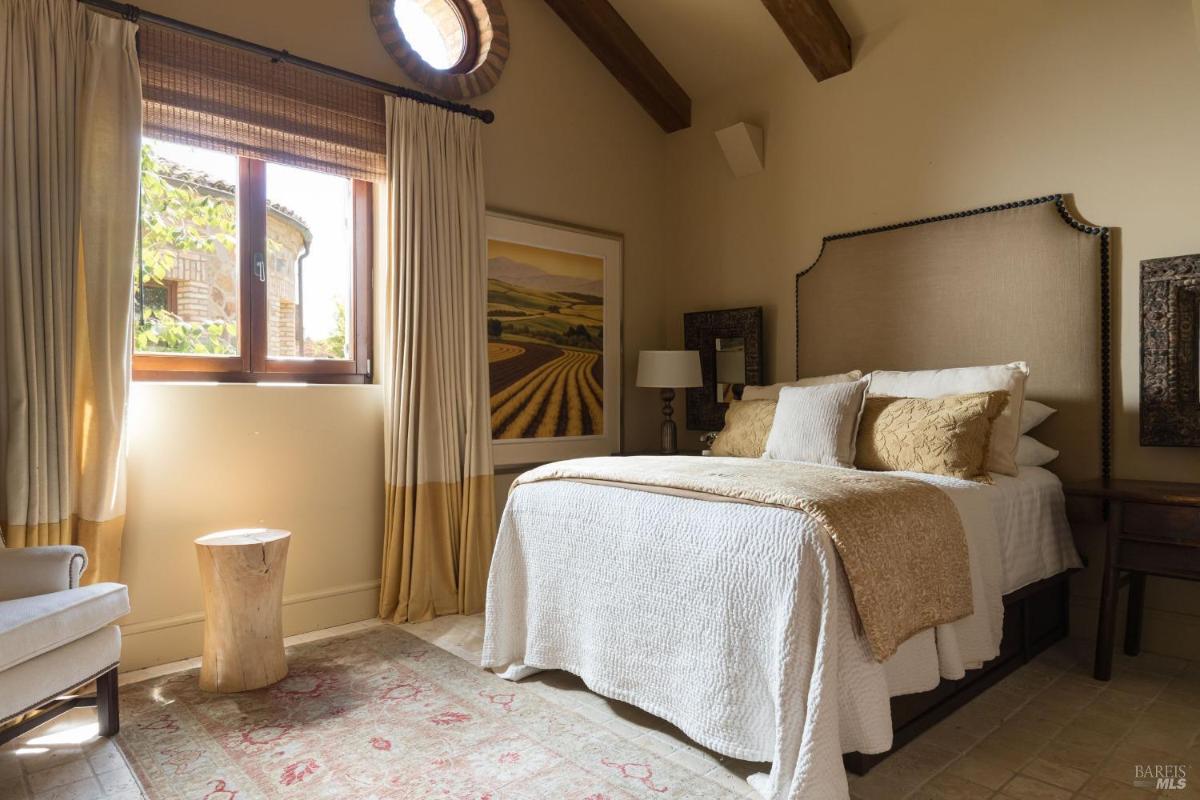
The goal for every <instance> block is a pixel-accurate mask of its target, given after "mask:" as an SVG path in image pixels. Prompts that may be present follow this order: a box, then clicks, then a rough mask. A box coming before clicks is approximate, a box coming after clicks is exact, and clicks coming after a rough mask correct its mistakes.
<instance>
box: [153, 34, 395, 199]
mask: <svg viewBox="0 0 1200 800" xmlns="http://www.w3.org/2000/svg"><path fill="white" fill-rule="evenodd" d="M138 54H139V58H140V61H141V70H142V96H143V103H144V110H143V114H144V119H143V130H144V132H145V135H146V136H148V137H152V138H156V139H163V140H166V141H170V142H178V143H180V144H190V145H196V146H199V147H206V148H209V149H212V150H219V151H221V152H225V153H232V154H234V155H239V156H246V157H249V158H260V159H263V160H266V161H274V162H277V163H283V164H291V165H293V166H297V167H303V168H305V169H312V170H317V171H320V172H330V173H334V174H337V175H344V176H347V177H353V178H363V179H365V180H376V179H379V178H381V177H382V176H383V175H385V174H386V171H387V170H386V157H387V156H386V151H387V146H386V132H387V125H386V122H385V120H384V111H383V108H384V106H383V95H382V94H381V93H379V92H378V91H376V90H374V89H371V88H368V87H365V86H361V85H359V84H355V83H350V82H348V81H343V80H339V79H338V78H333V77H330V76H327V75H322V74H320V73H317V72H313V71H311V70H308V69H305V68H303V67H299V66H295V65H292V64H287V63H283V62H272V61H271V60H270V59H269V58H266V57H264V56H260V55H257V54H255V53H250V52H246V51H244V50H239V49H235V48H233V47H229V46H226V45H223V44H217V43H215V42H211V41H209V40H207V39H201V38H199V37H196V36H191V35H188V34H186V33H180V32H178V31H174V30H171V29H169V28H164V27H161V26H158V25H153V24H147V23H143V24H142V26H141V29H140V32H139V34H138Z"/></svg>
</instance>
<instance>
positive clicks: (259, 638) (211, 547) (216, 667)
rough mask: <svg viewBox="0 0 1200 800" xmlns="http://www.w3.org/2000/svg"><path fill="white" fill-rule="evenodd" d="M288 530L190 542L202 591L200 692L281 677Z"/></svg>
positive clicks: (265, 530) (248, 531)
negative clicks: (202, 651)
mask: <svg viewBox="0 0 1200 800" xmlns="http://www.w3.org/2000/svg"><path fill="white" fill-rule="evenodd" d="M291 537H292V534H291V533H290V532H288V531H281V530H272V529H269V528H244V529H241V530H231V531H220V532H218V533H210V534H208V535H207V536H201V537H200V538H199V539H197V540H196V558H197V560H198V561H199V563H200V583H201V586H202V587H203V589H204V657H203V659H202V660H201V662H200V688H201V689H203V690H204V691H206V692H245V691H248V690H250V689H258V688H261V687H263V686H269V685H271V684H272V683H275V682H276V681H280V680H282V679H283V678H284V677H285V676H286V675H287V671H288V668H287V659H286V658H285V657H284V655H283V573H284V568H285V567H286V566H287V551H288V542H289V541H290V540H291Z"/></svg>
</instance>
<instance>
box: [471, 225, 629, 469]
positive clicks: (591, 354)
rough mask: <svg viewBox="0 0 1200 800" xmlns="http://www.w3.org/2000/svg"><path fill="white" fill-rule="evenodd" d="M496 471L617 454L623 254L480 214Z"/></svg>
mask: <svg viewBox="0 0 1200 800" xmlns="http://www.w3.org/2000/svg"><path fill="white" fill-rule="evenodd" d="M487 239H488V242H487V258H488V308H487V314H488V321H487V326H488V373H489V378H490V384H491V387H490V388H491V403H490V406H491V420H492V452H493V455H494V458H495V462H496V465H497V466H504V465H512V464H532V463H541V462H546V461H559V460H561V459H564V458H579V457H583V456H606V455H611V454H613V453H616V452H619V451H620V449H621V250H622V239H621V237H620V236H618V235H615V234H607V233H596V232H592V231H587V230H581V229H579V228H572V227H569V226H566V225H559V224H556V223H552V222H543V221H538V220H531V219H526V218H522V217H517V216H512V215H509V214H504V213H500V212H494V211H489V212H488V215H487Z"/></svg>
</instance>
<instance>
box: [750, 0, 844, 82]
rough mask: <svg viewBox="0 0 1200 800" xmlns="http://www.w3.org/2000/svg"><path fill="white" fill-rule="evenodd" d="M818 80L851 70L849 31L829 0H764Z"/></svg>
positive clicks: (768, 9) (764, 3)
mask: <svg viewBox="0 0 1200 800" xmlns="http://www.w3.org/2000/svg"><path fill="white" fill-rule="evenodd" d="M762 2H763V5H764V6H766V7H767V11H770V12H771V16H772V17H774V18H775V22H777V23H779V27H780V28H782V29H783V32H784V34H786V35H787V38H788V41H790V42H791V43H792V47H794V48H796V52H797V53H799V54H800V58H802V59H804V63H805V65H806V66H807V67H808V71H809V72H811V73H812V76H813V77H814V78H816V79H817V81H818V82H820V81H823V80H825V79H826V78H832V77H833V76H834V75H841V74H842V73H843V72H849V71H850V65H851V60H850V34H849V33H847V32H846V26H845V25H843V24H842V21H841V20H840V19H838V15H837V12H836V11H834V10H833V6H831V5H829V0H762Z"/></svg>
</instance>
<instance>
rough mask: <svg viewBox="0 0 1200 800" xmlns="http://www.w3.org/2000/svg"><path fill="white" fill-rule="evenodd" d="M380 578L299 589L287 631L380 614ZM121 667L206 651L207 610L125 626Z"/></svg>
mask: <svg viewBox="0 0 1200 800" xmlns="http://www.w3.org/2000/svg"><path fill="white" fill-rule="evenodd" d="M379 585H380V582H379V581H378V580H373V581H363V582H361V583H353V584H347V585H344V586H330V587H328V588H325V589H318V590H315V591H311V592H298V593H296V594H289V595H285V596H284V598H283V632H284V635H285V636H294V635H297V634H303V633H308V632H310V631H315V630H321V629H323V628H331V627H335V626H338V625H345V624H348V623H351V622H360V621H362V620H367V619H372V618H374V617H375V616H376V615H377V614H378V611H379ZM121 638H122V642H121V670H122V671H128V670H137V669H143V668H147V667H154V666H158V665H160V664H167V663H171V662H175V661H179V660H181V659H187V658H193V657H195V656H198V655H200V651H201V649H202V648H203V643H204V614H203V612H193V613H190V614H179V615H177V616H174V617H163V618H160V619H152V620H146V621H144V622H135V623H131V624H128V625H122V626H121Z"/></svg>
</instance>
